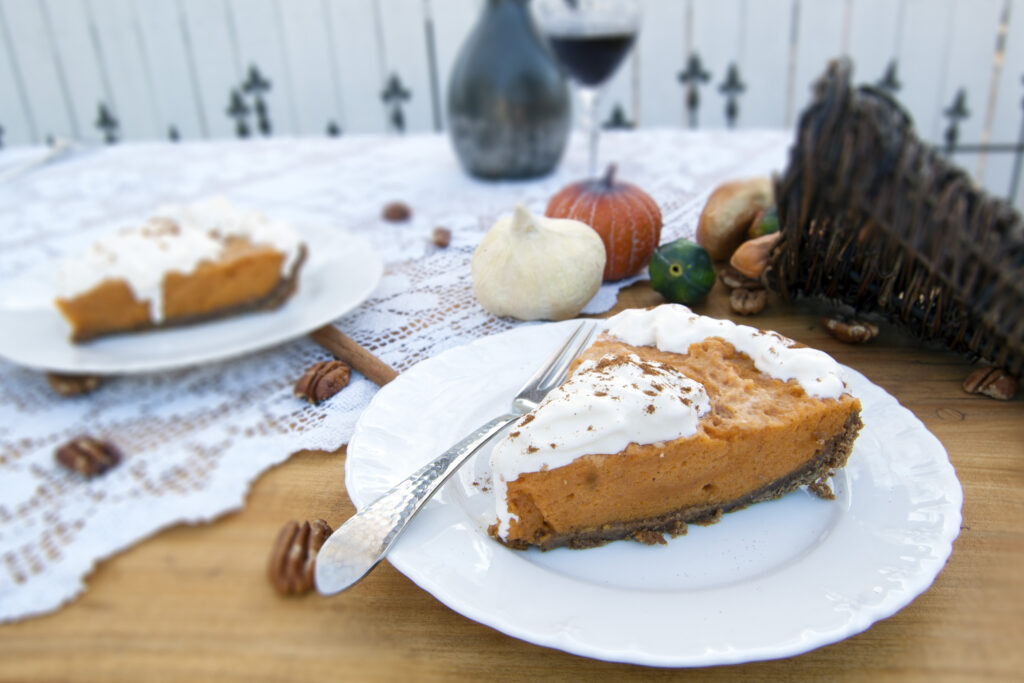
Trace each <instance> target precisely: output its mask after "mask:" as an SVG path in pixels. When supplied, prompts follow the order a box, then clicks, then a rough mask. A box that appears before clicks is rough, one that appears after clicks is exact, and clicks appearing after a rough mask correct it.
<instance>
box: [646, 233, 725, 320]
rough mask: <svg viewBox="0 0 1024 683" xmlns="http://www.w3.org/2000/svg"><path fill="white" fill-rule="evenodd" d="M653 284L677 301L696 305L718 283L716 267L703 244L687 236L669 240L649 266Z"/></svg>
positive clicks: (667, 296)
mask: <svg viewBox="0 0 1024 683" xmlns="http://www.w3.org/2000/svg"><path fill="white" fill-rule="evenodd" d="M647 269H648V272H650V275H651V287H652V288H654V291H656V292H658V293H659V294H661V295H662V296H663V297H665V299H667V300H668V301H670V302H672V303H678V304H687V305H690V304H697V303H700V302H701V301H703V300H704V298H705V297H707V295H708V292H710V291H711V288H712V287H714V285H715V268H714V266H713V265H712V264H711V257H710V256H708V252H707V251H706V250H705V249H704V247H702V246H700V245H699V244H697V243H695V242H691V241H690V240H688V239H678V240H675V241H674V242H668V243H666V244H663V245H661V246H660V247H658V248H657V249H655V251H654V254H653V255H652V256H651V263H650V265H649V266H648V267H647Z"/></svg>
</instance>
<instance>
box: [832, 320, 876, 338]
mask: <svg viewBox="0 0 1024 683" xmlns="http://www.w3.org/2000/svg"><path fill="white" fill-rule="evenodd" d="M821 325H822V327H824V328H825V331H826V332H828V333H829V334H831V335H832V336H833V337H835V338H836V339H838V340H839V341H841V342H844V343H846V344H863V343H864V342H866V341H870V340H872V339H874V338H875V337H877V336H878V325H875V324H873V323H869V322H867V321H866V320H855V319H847V318H828V317H824V318H822V319H821Z"/></svg>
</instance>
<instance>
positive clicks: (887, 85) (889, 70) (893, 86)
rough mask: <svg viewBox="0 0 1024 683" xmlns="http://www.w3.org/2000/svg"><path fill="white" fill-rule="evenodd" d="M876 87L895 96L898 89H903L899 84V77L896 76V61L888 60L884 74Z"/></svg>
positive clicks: (901, 84)
mask: <svg viewBox="0 0 1024 683" xmlns="http://www.w3.org/2000/svg"><path fill="white" fill-rule="evenodd" d="M875 85H876V86H878V87H879V88H881V89H882V90H884V91H886V92H887V93H889V94H890V95H894V94H896V91H898V90H899V89H900V88H902V87H903V83H901V82H900V79H899V76H897V75H896V60H895V59H893V60H890V61H889V64H888V66H886V67H885V74H884V75H883V76H882V77H881V78H880V79H879V80H878V82H876V83H875Z"/></svg>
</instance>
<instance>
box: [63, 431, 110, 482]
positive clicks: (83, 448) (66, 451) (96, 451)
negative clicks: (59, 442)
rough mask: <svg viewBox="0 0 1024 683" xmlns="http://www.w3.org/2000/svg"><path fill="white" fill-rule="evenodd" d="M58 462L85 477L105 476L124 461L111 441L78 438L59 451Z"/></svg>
mask: <svg viewBox="0 0 1024 683" xmlns="http://www.w3.org/2000/svg"><path fill="white" fill-rule="evenodd" d="M55 455H56V457H57V462H59V463H60V464H61V465H63V466H64V467H67V468H68V469H70V470H74V471H75V472H78V473H79V474H81V475H82V476H83V477H86V478H88V479H91V478H92V477H95V476H97V475H100V474H103V473H104V472H106V471H107V470H109V469H110V468H111V467H114V466H115V465H117V464H118V463H119V462H121V460H122V456H121V451H120V450H118V448H117V446H115V445H114V444H112V443H110V442H109V441H100V440H99V439H96V438H94V437H91V436H87V435H83V436H78V437H75V438H74V439H72V440H71V441H69V442H67V443H66V444H64V445H63V446H61V447H60V448H58V449H57V452H56V454H55Z"/></svg>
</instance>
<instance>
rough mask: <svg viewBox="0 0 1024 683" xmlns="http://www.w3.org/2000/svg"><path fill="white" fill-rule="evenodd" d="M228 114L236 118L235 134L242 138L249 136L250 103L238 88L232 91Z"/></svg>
mask: <svg viewBox="0 0 1024 683" xmlns="http://www.w3.org/2000/svg"><path fill="white" fill-rule="evenodd" d="M227 115H228V116H230V117H231V118H233V119H234V120H235V135H237V136H238V137H240V138H247V137H249V105H247V104H246V103H245V99H244V98H243V97H242V93H240V92H238V91H237V90H232V91H231V100H230V102H229V103H228V109H227Z"/></svg>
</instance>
